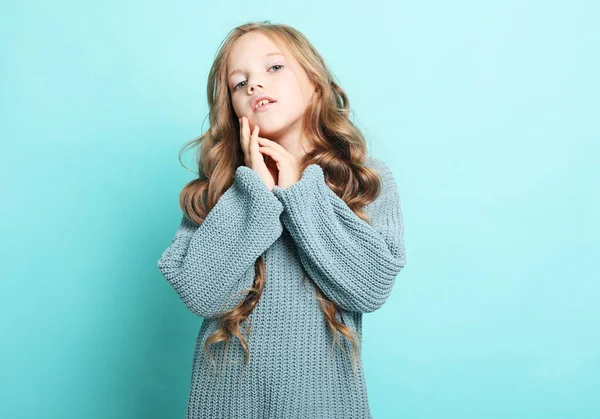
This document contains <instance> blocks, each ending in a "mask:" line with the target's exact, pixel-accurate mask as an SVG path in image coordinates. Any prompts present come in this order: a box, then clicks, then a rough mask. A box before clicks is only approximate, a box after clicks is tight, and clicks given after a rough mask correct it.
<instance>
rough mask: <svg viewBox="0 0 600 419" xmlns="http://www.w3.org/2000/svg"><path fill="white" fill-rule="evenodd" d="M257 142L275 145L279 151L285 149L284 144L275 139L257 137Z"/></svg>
mask: <svg viewBox="0 0 600 419" xmlns="http://www.w3.org/2000/svg"><path fill="white" fill-rule="evenodd" d="M258 143H259V144H261V145H265V146H270V147H275V148H276V149H278V150H279V151H286V150H285V147H284V146H282V145H281V144H279V143H278V142H277V141H273V140H269V139H268V138H264V137H258Z"/></svg>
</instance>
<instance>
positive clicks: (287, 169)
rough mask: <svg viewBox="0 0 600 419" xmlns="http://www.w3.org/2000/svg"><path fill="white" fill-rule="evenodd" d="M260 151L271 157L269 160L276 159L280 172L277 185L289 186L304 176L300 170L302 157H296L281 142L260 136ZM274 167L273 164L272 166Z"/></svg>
mask: <svg viewBox="0 0 600 419" xmlns="http://www.w3.org/2000/svg"><path fill="white" fill-rule="evenodd" d="M258 145H259V148H258V151H259V152H260V153H262V154H266V155H267V156H268V157H270V159H269V160H271V161H275V165H274V166H276V170H277V173H278V177H277V186H279V187H280V188H287V187H288V186H291V185H293V184H294V183H296V182H298V181H299V180H300V178H301V177H302V173H301V172H300V159H298V158H297V157H295V156H294V155H293V154H291V153H290V152H289V151H287V150H286V149H285V147H283V146H282V145H281V144H279V143H277V142H276V141H272V140H269V139H267V138H262V137H258ZM271 167H273V166H271Z"/></svg>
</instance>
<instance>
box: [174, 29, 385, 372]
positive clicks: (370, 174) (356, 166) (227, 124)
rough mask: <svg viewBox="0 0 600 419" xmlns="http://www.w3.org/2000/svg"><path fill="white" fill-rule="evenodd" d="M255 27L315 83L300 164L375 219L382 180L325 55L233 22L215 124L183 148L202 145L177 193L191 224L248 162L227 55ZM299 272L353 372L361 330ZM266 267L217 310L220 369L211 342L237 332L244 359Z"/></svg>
mask: <svg viewBox="0 0 600 419" xmlns="http://www.w3.org/2000/svg"><path fill="white" fill-rule="evenodd" d="M252 31H259V32H261V33H262V34H264V35H266V36H268V37H269V38H270V39H271V40H272V41H273V42H274V43H275V44H277V45H281V44H280V42H281V43H283V44H284V45H285V46H286V47H287V49H288V50H289V51H290V52H291V54H293V56H294V58H295V59H296V60H297V61H298V63H299V64H300V66H301V67H302V68H303V69H304V70H305V71H306V73H307V75H308V77H309V79H310V80H312V82H313V83H314V84H315V85H316V87H317V88H316V93H315V95H314V96H313V99H312V100H311V102H310V103H309V104H308V105H307V108H306V110H305V113H304V117H303V129H304V130H305V132H306V134H307V138H310V139H311V140H312V142H313V144H314V146H315V147H314V149H313V150H312V151H311V152H309V153H307V154H306V155H305V156H304V158H303V160H302V163H301V170H302V171H304V169H305V168H306V167H307V166H308V165H310V164H312V163H316V164H318V165H319V166H320V167H321V168H322V169H323V172H324V175H325V180H326V183H327V185H328V186H329V187H330V188H331V189H332V190H333V191H334V192H335V193H336V195H337V196H339V197H340V198H341V199H342V200H344V202H345V203H346V204H347V205H348V207H349V208H350V209H351V210H352V211H353V212H354V213H355V214H356V215H357V216H359V217H360V218H361V219H363V220H365V221H366V222H368V223H370V219H369V216H368V215H367V214H366V213H365V212H363V211H362V210H361V207H362V206H363V205H366V204H368V203H370V202H372V201H373V200H374V199H375V198H376V197H377V195H378V194H379V191H380V178H379V176H378V173H377V172H376V171H375V170H374V169H371V168H369V167H367V166H365V165H364V161H365V158H366V153H367V147H366V143H365V139H364V137H363V135H362V133H361V132H360V130H359V129H358V128H356V127H355V126H354V124H353V123H352V122H351V121H350V120H349V119H348V114H349V111H350V106H349V100H348V97H347V96H346V93H345V92H344V90H343V89H342V88H341V87H340V86H339V85H338V84H337V83H336V82H335V81H334V78H333V76H332V73H331V72H330V71H329V70H328V68H327V65H326V64H325V61H324V60H323V58H322V57H321V55H320V54H319V53H318V52H317V50H316V49H315V48H314V46H313V45H312V44H311V43H310V42H309V41H308V39H307V38H306V37H305V36H304V35H303V34H302V33H300V32H299V31H298V30H296V29H294V28H292V27H290V26H288V25H284V24H272V23H271V22H270V21H268V20H267V21H264V22H250V23H247V24H244V25H241V26H238V27H236V28H234V29H233V30H232V31H231V32H230V33H229V35H228V36H227V37H226V39H225V40H224V41H223V42H222V44H221V47H220V49H219V51H218V52H217V55H216V57H215V60H214V62H213V65H212V67H211V69H210V73H209V76H208V82H207V96H208V105H209V109H210V110H209V120H210V128H209V129H208V131H207V132H205V133H204V134H202V136H200V137H198V138H195V139H193V140H191V141H189V142H188V143H186V144H185V145H184V146H183V148H182V150H181V152H180V155H179V160H180V162H181V153H182V152H183V151H184V150H186V149H187V148H189V147H197V150H198V151H199V153H198V158H197V163H198V178H197V179H194V180H192V181H191V182H189V183H188V184H187V185H186V186H185V187H184V188H183V190H182V191H181V195H180V206H181V208H182V210H183V212H184V214H185V215H186V216H187V218H188V219H190V220H191V221H193V222H194V223H196V224H198V225H199V224H201V223H202V222H203V221H204V219H205V218H206V216H207V214H208V213H209V212H210V210H211V209H212V208H213V207H214V206H215V204H216V203H217V201H218V199H219V197H221V195H222V194H223V193H224V192H225V190H227V189H228V188H229V187H230V186H231V185H232V183H233V181H234V177H235V171H236V169H237V167H238V166H240V165H243V164H244V155H243V151H242V149H241V145H240V138H239V122H238V117H237V116H236V114H235V112H234V109H233V105H232V102H231V96H230V92H229V89H228V85H227V71H226V61H227V57H228V54H229V53H230V50H231V48H232V46H233V44H234V43H235V42H236V40H237V39H238V38H240V37H241V36H242V35H244V34H247V33H249V32H252ZM182 164H183V163H182ZM184 166H185V165H184ZM302 270H303V277H304V280H309V281H310V282H311V283H312V285H313V286H314V289H315V291H316V298H317V300H318V301H319V305H320V306H321V309H322V310H323V313H324V316H325V318H326V319H327V322H328V323H329V327H330V328H331V331H332V334H333V341H332V346H331V350H330V356H331V351H332V350H333V347H334V345H335V342H338V345H339V347H340V348H341V349H342V351H344V352H345V350H344V348H343V346H342V345H341V343H340V342H339V340H338V336H337V335H338V333H340V334H341V335H343V336H345V337H346V338H347V339H349V340H350V341H351V342H352V344H353V357H352V362H353V371H354V375H355V377H356V368H357V356H358V353H359V351H360V345H361V342H360V336H359V334H358V333H357V332H356V331H355V330H353V329H352V328H350V327H348V326H346V325H344V324H342V323H341V322H339V321H338V320H337V319H336V313H337V307H336V306H335V304H334V303H332V302H331V301H330V299H329V298H327V296H325V295H324V293H323V292H322V291H321V290H320V289H319V287H318V286H317V285H316V284H315V283H314V281H313V280H312V279H310V277H309V276H308V275H307V273H306V271H305V270H304V268H302ZM265 271H266V266H265V261H264V258H263V256H262V255H261V256H260V257H259V258H258V259H257V261H256V263H255V278H254V282H253V285H252V287H251V288H248V289H246V290H244V291H243V292H247V295H246V297H245V298H244V300H243V301H242V302H241V303H239V304H238V305H237V306H236V307H234V308H232V309H230V310H227V311H224V312H221V313H219V315H218V317H219V326H220V327H219V328H218V329H217V330H216V331H214V332H213V333H212V334H211V335H210V336H209V337H208V338H207V339H206V341H205V344H204V349H205V351H206V352H207V354H208V355H209V356H210V358H211V361H212V363H213V366H214V367H215V368H216V365H215V362H214V359H213V357H212V355H211V354H210V350H209V346H210V345H211V344H216V343H219V342H222V341H225V352H227V348H228V345H229V339H230V338H231V337H232V336H233V335H235V336H236V337H238V339H239V340H240V342H241V345H242V348H243V350H244V352H245V354H246V355H245V364H247V362H248V358H249V349H248V344H247V341H246V339H245V338H244V336H243V334H242V325H243V324H244V322H246V321H247V323H248V325H247V327H246V328H245V332H244V334H246V335H247V334H248V333H250V331H251V328H252V325H251V320H250V319H249V318H248V317H249V315H250V313H252V311H253V310H254V308H255V307H256V305H257V304H258V301H259V300H260V298H261V295H262V292H263V289H264V287H265ZM225 358H226V357H225ZM223 364H225V362H223Z"/></svg>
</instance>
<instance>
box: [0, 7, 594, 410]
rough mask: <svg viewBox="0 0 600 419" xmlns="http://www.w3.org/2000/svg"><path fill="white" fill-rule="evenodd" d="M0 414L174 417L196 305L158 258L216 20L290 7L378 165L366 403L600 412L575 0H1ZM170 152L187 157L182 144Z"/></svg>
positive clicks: (584, 91)
mask: <svg viewBox="0 0 600 419" xmlns="http://www.w3.org/2000/svg"><path fill="white" fill-rule="evenodd" d="M1 11H2V13H0V43H1V44H0V45H1V49H0V54H1V62H2V64H1V65H0V83H1V85H0V86H1V88H0V91H1V95H0V106H1V111H2V112H1V115H2V116H1V124H2V126H1V130H2V150H3V151H2V153H0V162H1V164H0V171H1V172H2V177H1V179H2V196H3V199H2V215H3V216H2V218H1V221H0V223H1V226H2V241H1V243H2V249H1V255H2V263H1V265H0V275H1V279H0V318H1V319H2V320H1V322H0V336H1V342H2V343H1V345H0V360H1V361H0V362H1V365H0V417H2V418H7V419H9V418H10V419H23V418H38V417H44V418H61V419H71V418H72V419H76V418H77V419H79V418H87V419H96V418H127V419H130V418H139V419H141V418H144V419H145V418H183V417H184V412H185V406H186V402H187V396H188V390H189V377H190V373H191V362H192V355H193V347H194V342H195V338H196V333H197V330H198V328H199V326H200V324H201V321H202V320H201V319H200V318H198V317H195V316H194V315H193V314H192V313H191V312H188V311H187V309H186V308H185V306H184V305H183V303H182V302H181V301H179V300H178V298H177V296H176V294H175V292H174V291H173V290H172V289H171V288H170V286H169V285H168V283H167V282H166V281H165V280H164V279H163V278H162V276H161V275H160V273H159V271H158V269H157V266H156V264H157V261H158V258H159V257H160V255H161V253H162V251H163V250H164V249H166V247H167V246H168V245H169V244H170V242H171V239H172V237H173V236H174V234H175V231H176V229H177V227H178V224H179V221H180V214H181V212H180V208H179V204H178V197H179V193H180V190H181V188H182V187H183V186H184V185H185V183H186V182H187V181H189V180H191V179H192V178H193V176H194V175H193V173H191V172H189V171H186V170H185V169H184V168H182V167H181V166H180V163H179V161H178V152H179V149H180V147H181V146H182V145H183V144H184V143H185V142H186V141H188V140H190V139H192V138H194V137H196V136H198V135H200V134H201V133H202V132H204V131H206V130H207V129H208V120H207V118H206V117H207V113H208V108H207V104H206V93H205V92H206V78H207V75H208V70H209V66H210V64H211V62H212V59H213V57H214V54H215V52H216V50H217V47H218V45H219V43H220V42H221V41H222V40H223V38H224V37H225V36H226V34H227V32H228V31H229V30H230V29H232V28H233V27H234V26H236V25H239V24H242V23H245V22H246V21H249V20H266V19H269V20H271V21H272V22H273V23H287V24H290V25H292V26H294V27H296V28H298V29H300V30H301V31H302V32H304V33H305V34H306V35H307V36H308V37H309V39H310V40H311V41H312V42H313V43H314V44H315V46H316V47H317V48H318V49H319V51H320V52H321V53H322V55H323V57H324V58H325V59H326V61H327V62H328V64H329V65H330V67H331V69H332V70H333V72H334V73H335V75H336V76H337V78H338V80H339V81H340V83H341V85H342V86H343V87H344V88H345V89H346V91H347V93H348V95H349V97H350V104H351V107H352V109H353V111H354V114H353V120H354V121H355V123H356V124H357V125H358V126H359V127H360V128H361V129H362V130H363V132H364V133H365V135H366V136H367V138H368V141H369V145H370V147H371V150H372V153H373V155H375V156H378V157H380V158H382V159H383V160H384V161H385V162H387V163H388V164H389V165H390V166H391V167H392V168H393V170H394V173H395V175H396V178H397V181H398V186H399V190H400V193H401V197H402V201H403V210H404V217H405V229H406V230H405V241H406V247H407V252H408V263H407V266H406V268H405V270H404V271H402V272H401V273H400V275H399V276H398V280H397V283H396V286H395V288H394V292H393V293H392V295H391V297H390V299H389V301H388V302H387V303H386V305H384V306H383V307H382V308H381V309H380V310H378V311H377V312H374V313H371V314H367V315H366V316H365V330H364V362H365V367H366V372H367V384H368V388H369V394H370V401H371V406H372V410H373V415H374V417H375V418H376V419H384V418H426V419H429V418H432V419H438V418H439V419H450V418H451V419H454V418H461V419H462V418H473V419H475V418H486V419H495V418H511V419H514V418H526V419H533V418H543V419H554V418H569V419H579V418H581V419H583V418H586V419H588V418H589V419H591V418H599V417H600V397H599V394H600V379H599V376H600V334H599V332H598V329H599V327H598V321H599V320H600V308H599V304H598V301H599V299H600V285H599V279H600V275H598V270H599V269H598V260H599V258H598V253H599V248H600V246H599V240H598V236H599V233H600V228H599V226H600V223H599V221H598V214H599V213H600V208H599V207H600V205H599V204H600V199H599V194H598V192H599V185H600V176H599V172H600V170H599V169H600V165H599V158H598V156H599V153H600V147H599V145H598V144H599V140H600V105H599V97H600V88H599V87H600V86H599V81H598V79H599V76H598V75H599V74H600V29H598V28H599V27H598V16H599V15H600V7H599V6H598V3H597V2H592V1H588V2H582V1H570V2H566V1H564V2H542V1H530V2H521V1H496V2H476V1H457V2H452V3H451V2H442V1H437V2H433V1H425V2H402V1H400V2H397V1H396V2H392V1H390V2H356V3H348V2H341V1H338V2H322V1H319V2H316V1H308V2H302V3H299V2H294V3H291V2H290V3H283V2H279V1H273V2H271V1H269V2H266V1H257V2H241V1H227V2H219V3H217V2H211V3H206V2H197V1H188V2H177V1H168V2H167V1H163V2H160V1H159V2H146V1H131V2H117V1H103V2H76V1H70V2H66V1H54V2H42V1H21V2H16V1H13V2H5V3H3V5H2V7H1ZM184 163H185V164H186V165H188V166H189V167H192V168H193V156H192V155H191V154H187V155H186V157H185V159H184Z"/></svg>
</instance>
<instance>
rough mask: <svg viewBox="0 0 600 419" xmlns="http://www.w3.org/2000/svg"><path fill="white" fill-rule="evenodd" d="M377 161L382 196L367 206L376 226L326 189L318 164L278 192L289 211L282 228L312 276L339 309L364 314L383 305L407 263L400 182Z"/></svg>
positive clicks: (367, 210)
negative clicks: (286, 232)
mask: <svg viewBox="0 0 600 419" xmlns="http://www.w3.org/2000/svg"><path fill="white" fill-rule="evenodd" d="M371 158H372V157H371ZM372 159H373V161H374V162H375V163H376V164H375V169H376V170H377V171H378V172H379V173H380V175H381V181H382V182H381V191H380V194H379V195H378V197H377V198H376V199H375V200H374V201H373V202H371V203H369V204H367V205H365V206H364V207H363V209H364V211H365V212H366V213H367V214H369V215H370V216H371V224H369V223H367V222H365V221H364V220H363V219H361V218H359V217H358V216H357V215H356V214H355V213H354V212H353V211H352V210H351V209H350V208H349V207H348V205H347V204H346V203H345V202H344V201H343V200H342V199H341V198H340V197H338V196H337V195H336V194H335V192H334V191H333V190H332V189H331V188H330V187H329V186H327V184H326V183H325V178H324V174H323V169H322V168H321V167H320V166H319V165H317V164H311V165H309V166H308V167H307V168H306V169H305V170H304V173H303V174H302V177H301V179H300V180H299V181H298V182H296V183H294V184H293V185H291V186H289V187H287V188H280V187H279V186H275V187H274V188H273V193H274V194H275V196H276V197H277V198H278V199H279V200H280V201H281V202H282V204H283V207H284V210H283V216H282V221H283V224H284V225H285V227H286V228H287V229H288V230H289V232H290V234H291V235H292V237H293V238H294V241H295V243H296V246H297V248H298V252H299V255H300V260H301V262H302V265H303V266H304V268H305V269H306V271H307V272H308V274H309V275H310V277H311V278H312V279H313V280H314V281H315V283H316V284H317V285H318V286H319V288H320V289H321V290H322V291H323V293H324V294H325V295H326V296H327V297H328V298H329V299H330V300H331V301H332V302H333V303H335V304H336V305H337V306H338V307H340V308H343V309H345V310H349V311H357V312H361V313H366V312H372V311H375V310H377V309H378V308H380V307H381V306H382V305H383V303H384V302H385V301H386V300H387V298H388V296H389V294H390V293H391V291H392V287H393V285H394V282H395V278H396V276H397V274H398V273H399V272H400V270H401V269H402V268H403V267H404V265H405V263H406V252H405V248H404V241H403V235H404V227H403V219H402V209H401V204H400V198H399V193H398V189H397V186H396V182H395V180H394V177H393V173H392V171H391V170H390V169H389V167H388V166H387V165H386V164H385V163H383V162H382V161H381V160H378V159H375V158H372Z"/></svg>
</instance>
